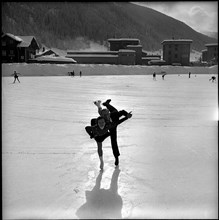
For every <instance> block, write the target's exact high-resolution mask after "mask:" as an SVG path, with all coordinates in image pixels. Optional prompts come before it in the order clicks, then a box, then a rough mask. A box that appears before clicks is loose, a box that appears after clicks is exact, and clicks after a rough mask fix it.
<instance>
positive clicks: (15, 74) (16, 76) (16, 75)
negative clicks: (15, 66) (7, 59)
mask: <svg viewBox="0 0 219 220" xmlns="http://www.w3.org/2000/svg"><path fill="white" fill-rule="evenodd" d="M18 74H19V75H21V74H20V73H17V72H16V71H14V73H13V74H12V76H14V82H13V83H15V81H16V80H17V81H18V82H19V83H20V80H19V79H18Z"/></svg>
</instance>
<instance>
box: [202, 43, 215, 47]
mask: <svg viewBox="0 0 219 220" xmlns="http://www.w3.org/2000/svg"><path fill="white" fill-rule="evenodd" d="M205 46H206V47H215V46H218V43H211V44H205Z"/></svg>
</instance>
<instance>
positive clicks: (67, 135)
mask: <svg viewBox="0 0 219 220" xmlns="http://www.w3.org/2000/svg"><path fill="white" fill-rule="evenodd" d="M217 79H218V78H217ZM20 81H21V83H20V84H19V83H18V82H16V83H15V84H12V82H13V78H12V77H3V78H2V134H3V135H2V141H3V145H2V177H3V178H2V180H3V206H2V207H3V218H4V219H10V218H13V219H18V218H19V219H33V218H34V219H37V218H38V219H39V218H44V219H45V218H54V219H55V218H59V219H62V218H65V219H77V218H199V219H205V218H215V219H217V217H218V174H217V173H218V170H217V167H218V166H217V165H218V156H217V155H218V147H217V146H218V136H217V134H218V95H217V94H218V83H217V82H216V83H212V82H210V81H209V75H208V74H202V75H197V76H194V75H193V76H192V77H191V78H190V79H189V78H188V75H180V76H178V75H167V76H166V77H165V80H162V78H161V76H157V80H156V81H154V80H153V79H152V76H151V75H137V76H134V75H127V76H125V75H121V76H117V75H112V76H83V77H81V78H80V77H74V78H70V77H67V76H66V77H65V76H53V77H37V76H36V77H20ZM108 98H111V99H112V102H111V103H112V104H113V105H114V106H115V107H117V108H118V109H119V110H122V109H125V110H127V111H132V112H133V117H132V118H131V119H130V120H127V121H126V122H124V123H122V124H121V125H119V127H118V144H119V148H120V153H121V156H120V166H119V167H118V168H115V166H114V157H113V154H112V150H111V145H110V139H109V138H108V139H107V140H105V141H104V142H103V157H104V162H105V166H104V171H103V172H100V170H99V159H98V154H97V147H96V143H95V141H94V140H93V139H90V138H89V136H88V135H87V133H86V132H85V129H84V127H85V126H86V125H88V124H89V122H90V119H91V118H93V117H97V116H98V114H97V108H96V106H95V105H94V104H93V101H94V100H98V99H100V100H102V101H105V100H106V99H108Z"/></svg>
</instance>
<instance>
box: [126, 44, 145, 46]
mask: <svg viewBox="0 0 219 220" xmlns="http://www.w3.org/2000/svg"><path fill="white" fill-rule="evenodd" d="M127 47H142V45H140V44H139V45H127Z"/></svg>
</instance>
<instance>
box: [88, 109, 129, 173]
mask: <svg viewBox="0 0 219 220" xmlns="http://www.w3.org/2000/svg"><path fill="white" fill-rule="evenodd" d="M106 110H107V109H106ZM129 117H131V116H130V115H129ZM129 117H124V118H122V119H120V120H117V121H114V122H113V121H109V120H106V119H105V118H104V117H101V116H100V117H98V118H97V119H91V126H86V127H85V130H86V131H87V133H88V134H89V135H90V138H94V139H95V141H96V142H97V152H98V155H99V159H100V169H103V166H104V163H103V150H102V143H103V141H104V140H105V139H106V138H107V137H109V136H111V135H112V134H111V132H109V131H112V130H113V129H115V128H116V127H117V126H118V125H119V124H121V123H122V122H124V121H125V120H127V119H128V118H129ZM117 148H118V146H117ZM117 157H118V156H117ZM115 165H116V166H117V165H118V164H115Z"/></svg>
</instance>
